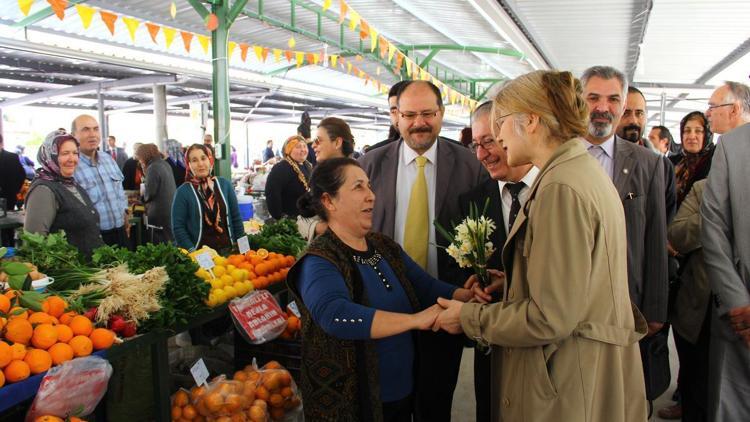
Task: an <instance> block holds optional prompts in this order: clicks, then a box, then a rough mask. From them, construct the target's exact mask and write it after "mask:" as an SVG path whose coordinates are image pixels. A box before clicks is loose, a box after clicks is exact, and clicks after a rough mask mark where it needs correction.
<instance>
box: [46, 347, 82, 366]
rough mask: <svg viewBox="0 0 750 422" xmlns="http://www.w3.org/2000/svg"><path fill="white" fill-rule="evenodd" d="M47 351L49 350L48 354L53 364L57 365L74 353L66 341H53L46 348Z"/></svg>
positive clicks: (70, 357) (69, 358) (71, 357)
mask: <svg viewBox="0 0 750 422" xmlns="http://www.w3.org/2000/svg"><path fill="white" fill-rule="evenodd" d="M47 352H49V355H50V357H51V358H52V364H53V365H59V364H61V363H63V362H67V361H69V360H71V359H73V356H74V355H75V354H74V353H73V348H72V347H70V345H69V344H66V343H55V344H54V345H52V347H50V348H49V349H48V350H47Z"/></svg>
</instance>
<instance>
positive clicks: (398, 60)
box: [388, 44, 404, 72]
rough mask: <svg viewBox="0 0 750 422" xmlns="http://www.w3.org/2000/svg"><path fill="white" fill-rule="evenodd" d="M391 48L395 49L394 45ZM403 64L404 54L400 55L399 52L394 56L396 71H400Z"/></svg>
mask: <svg viewBox="0 0 750 422" xmlns="http://www.w3.org/2000/svg"><path fill="white" fill-rule="evenodd" d="M391 47H393V44H391ZM393 48H394V49H395V47H393ZM389 54H390V53H389ZM388 62H389V63H390V60H388ZM403 64H404V56H402V55H401V53H399V54H398V55H397V56H396V72H401V66H403Z"/></svg>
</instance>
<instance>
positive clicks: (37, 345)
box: [0, 290, 115, 387]
mask: <svg viewBox="0 0 750 422" xmlns="http://www.w3.org/2000/svg"><path fill="white" fill-rule="evenodd" d="M17 294H18V293H17V292H15V291H12V290H11V291H9V292H7V293H5V294H4V295H0V313H2V314H3V315H6V316H7V317H0V334H1V335H0V338H1V339H2V340H0V368H2V371H0V387H2V386H3V385H5V383H6V382H8V383H13V382H18V381H22V380H24V379H26V378H28V377H29V376H31V375H36V374H40V373H42V372H45V371H47V370H48V369H49V368H51V367H52V366H54V365H59V364H61V363H63V362H66V361H69V360H71V359H73V358H76V357H82V356H88V355H90V354H91V353H92V351H93V350H100V349H108V348H110V347H111V346H112V344H113V343H114V341H115V333H114V332H113V331H111V330H108V329H106V328H94V324H93V323H92V322H91V320H89V319H88V318H86V317H85V316H83V315H78V314H77V313H75V312H72V311H71V312H65V310H66V308H67V306H68V305H67V303H66V302H65V300H63V299H62V298H60V297H58V296H50V297H48V298H47V299H45V301H44V302H43V304H42V309H43V311H42V312H33V311H31V310H26V309H23V308H20V307H18V306H13V305H14V304H15V303H16V302H17V298H16V296H17ZM21 294H22V293H21Z"/></svg>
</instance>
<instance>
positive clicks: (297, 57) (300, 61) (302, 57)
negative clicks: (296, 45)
mask: <svg viewBox="0 0 750 422" xmlns="http://www.w3.org/2000/svg"><path fill="white" fill-rule="evenodd" d="M294 59H295V60H296V61H297V69H299V67H300V66H302V64H303V63H304V62H305V53H303V52H301V51H295V52H294Z"/></svg>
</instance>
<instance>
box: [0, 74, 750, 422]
mask: <svg viewBox="0 0 750 422" xmlns="http://www.w3.org/2000/svg"><path fill="white" fill-rule="evenodd" d="M388 103H389V108H390V117H391V128H390V133H389V136H388V139H386V140H384V141H383V142H381V143H378V144H375V145H373V146H371V147H368V148H367V152H366V153H365V154H364V155H362V156H359V157H357V155H358V154H357V153H356V152H355V150H354V137H353V135H352V132H351V130H350V128H349V125H348V124H347V123H346V121H344V120H342V119H340V118H336V117H327V118H325V119H322V120H321V121H320V122H319V124H318V126H317V128H316V133H315V137H314V139H312V141H309V140H310V138H311V137H312V136H311V135H312V133H311V127H310V123H311V122H310V121H309V120H310V119H309V116H308V117H307V120H308V122H307V124H306V125H305V124H304V122H303V125H301V127H300V128H299V129H298V133H297V134H296V135H294V136H290V137H289V138H288V139H287V140H286V141H285V142H284V144H283V146H282V148H281V150H280V154H278V155H279V156H277V154H276V152H275V151H274V149H273V142H272V141H269V142H268V143H267V146H266V148H265V150H264V151H263V161H264V162H269V163H273V162H275V164H274V165H273V167H272V168H271V171H270V173H269V174H268V178H267V182H266V188H265V196H266V200H267V204H268V210H269V213H270V215H271V217H272V218H274V219H279V218H282V217H287V218H293V219H296V220H297V224H298V228H299V231H300V234H301V235H302V236H303V237H304V238H306V239H307V240H308V242H309V245H308V248H307V250H306V251H305V253H304V254H303V255H302V256H301V257H299V260H298V262H297V264H296V265H295V266H294V267H293V269H292V270H291V271H290V273H289V276H288V279H287V285H288V287H289V289H290V291H291V292H292V294H293V296H295V299H296V301H297V304H298V306H299V309H300V311H301V313H302V334H303V338H304V342H303V348H302V371H301V378H300V379H299V380H298V381H299V383H300V387H301V389H302V392H303V397H304V398H305V407H304V411H305V415H306V417H307V418H308V419H309V420H347V421H354V420H362V421H365V420H373V421H396V422H400V421H411V420H415V421H430V422H433V421H449V420H450V419H451V406H452V403H453V393H454V390H455V387H456V384H457V379H458V374H459V366H460V362H461V357H462V354H463V353H464V351H465V349H466V346H467V345H468V346H471V347H473V350H474V387H475V393H476V394H475V396H476V420H478V421H500V420H510V421H520V420H530V421H531V420H533V421H546V420H548V421H559V420H564V421H568V420H570V421H573V420H575V421H605V420H606V421H643V420H646V419H647V418H648V415H649V414H650V409H649V400H653V399H655V398H656V397H657V396H658V395H660V394H662V393H663V392H664V390H665V388H666V387H663V386H660V385H659V384H660V382H659V374H663V373H664V369H665V368H664V365H665V364H668V362H664V356H663V353H662V355H655V354H654V353H655V352H654V350H660V347H658V345H663V346H666V344H667V343H666V342H667V336H668V335H669V334H668V333H669V332H670V327H671V329H672V330H671V332H673V334H674V338H675V344H676V347H677V352H678V356H679V360H680V369H679V376H678V391H679V394H677V395H676V397H675V398H676V399H677V403H676V404H675V405H674V406H670V407H668V408H664V409H658V410H659V414H660V416H662V417H665V418H682V420H689V421H709V420H710V421H724V420H750V402H748V401H747V400H746V399H747V397H748V393H750V238H749V237H748V233H750V219H748V218H747V217H746V215H747V214H746V213H745V212H744V207H743V205H744V204H745V203H747V201H748V200H750V190H749V188H748V187H747V184H745V183H743V182H744V181H745V180H748V179H749V178H750V168H749V167H748V166H746V163H747V162H748V160H750V125H748V124H747V123H750V89H749V88H748V87H747V86H746V85H743V84H740V83H735V82H727V83H725V84H723V85H721V86H720V87H718V88H717V89H716V90H715V91H714V93H713V95H712V96H711V98H710V100H709V102H708V104H707V107H706V109H705V111H701V110H696V111H693V112H691V113H688V114H687V115H686V116H685V117H684V118H683V119H682V121H681V122H680V125H679V130H680V134H679V136H680V141H681V142H680V143H679V144H678V143H677V142H674V140H673V139H672V135H671V133H670V131H669V130H668V128H666V127H664V126H654V127H653V128H651V130H650V132H649V133H646V129H647V123H648V122H647V116H648V110H647V105H646V104H647V103H646V99H645V97H644V95H643V94H642V93H641V92H640V91H639V90H638V89H637V88H635V87H632V86H629V84H628V81H627V79H626V77H625V76H624V74H623V73H622V72H620V71H619V70H617V69H614V68H612V67H609V66H594V67H591V68H589V69H587V70H586V71H585V72H584V73H583V74H582V75H580V78H576V77H575V76H574V75H572V74H571V73H569V72H556V71H536V72H532V73H529V74H526V75H523V76H520V77H518V78H516V79H513V80H511V81H509V82H507V83H506V84H504V85H503V86H502V87H501V89H500V90H499V92H498V94H497V95H496V96H495V97H494V98H493V99H492V100H491V101H488V102H486V103H483V104H481V105H480V106H478V107H477V108H476V110H474V112H473V113H472V116H471V127H470V128H467V130H465V131H463V132H462V140H461V141H462V142H456V141H453V140H450V139H447V138H444V137H442V136H441V130H442V120H443V115H444V112H445V107H444V104H443V103H442V95H441V93H440V91H439V89H438V88H437V87H436V86H435V85H434V84H432V83H430V82H428V81H402V82H399V83H397V84H395V85H394V86H393V87H392V88H391V90H390V92H389V95H388ZM714 134H720V135H721V139H720V141H719V142H718V144H717V143H716V142H715V139H713V136H714ZM100 144H101V135H100V131H99V124H98V122H97V120H96V119H95V118H94V117H92V116H89V115H81V116H78V117H77V118H76V119H74V120H73V122H72V124H71V129H70V131H66V130H65V129H58V130H56V131H54V132H52V133H50V134H49V135H48V136H47V137H46V139H45V141H44V143H43V144H42V146H41V148H40V149H39V153H38V156H37V162H38V168H37V169H36V170H35V174H34V175H33V177H31V179H33V180H32V182H31V186H30V188H29V191H28V193H27V195H26V198H25V210H26V220H25V226H24V229H25V230H27V231H30V232H34V233H42V234H46V233H52V232H57V231H64V232H65V233H66V234H67V237H68V239H69V241H70V242H71V243H72V244H73V245H75V246H77V247H78V248H79V249H80V250H81V252H82V253H83V254H84V255H89V254H90V253H91V251H92V250H93V249H95V248H96V247H98V246H101V245H104V244H108V245H120V246H127V245H128V238H129V236H130V233H129V230H130V223H129V221H130V209H131V207H129V202H128V194H130V195H133V194H135V196H137V197H138V198H139V201H140V202H141V203H142V204H143V205H144V206H145V213H144V218H145V225H146V227H147V228H148V230H149V231H148V233H149V237H148V241H150V242H173V243H175V244H176V245H178V246H180V247H183V248H185V249H188V250H195V249H197V248H200V247H201V246H203V245H208V246H211V247H212V248H215V249H217V250H220V251H225V250H229V249H230V248H232V246H233V245H234V244H235V243H236V242H237V240H238V239H239V238H240V237H241V236H243V235H244V229H243V224H242V218H241V216H240V212H239V207H238V199H237V196H236V194H235V189H234V186H233V185H232V182H231V181H230V180H227V179H225V178H222V177H216V176H215V175H214V171H213V170H214V166H215V154H214V146H213V139H212V138H211V137H210V135H207V136H206V138H205V139H204V142H203V143H198V144H193V145H190V146H188V147H187V148H182V146H181V145H180V144H179V142H177V141H175V140H167V141H166V142H165V147H164V151H160V150H159V148H158V147H157V146H156V145H155V144H139V145H136V148H135V154H134V156H133V157H127V155H126V154H125V152H124V151H123V150H122V148H119V147H117V144H116V139H115V138H114V137H112V136H110V137H109V139H108V142H107V147H106V148H103V149H102V148H101V145H100ZM1 146H2V138H1V137H0V147H1ZM21 152H22V151H21ZM233 157H234V158H232V160H233V161H234V162H236V154H235V155H234V156H233ZM24 158H25V157H23V156H18V155H15V154H12V153H9V152H7V151H3V150H0V166H2V169H3V177H2V184H3V185H2V193H3V199H4V200H5V201H6V206H9V207H12V206H13V205H14V204H15V201H16V196H15V192H14V193H13V194H12V195H8V194H7V193H8V192H11V191H13V189H16V185H18V186H20V184H21V183H23V180H24V179H26V178H27V173H28V171H26V170H24V167H25V166H29V165H30V166H31V167H32V168H33V167H34V163H33V162H31V163H30V164H29V163H28V162H27V161H26V160H28V158H25V159H24ZM29 161H30V160H29ZM16 191H17V189H16ZM485 202H487V207H486V208H485V213H486V216H487V217H489V218H491V219H492V220H493V221H494V222H495V224H496V230H495V231H494V233H492V235H491V238H490V240H491V241H492V242H493V245H495V249H496V250H497V251H496V252H495V253H494V254H493V255H492V256H491V257H490V258H489V261H488V266H489V268H491V269H490V274H491V275H492V277H491V283H490V284H489V285H488V286H486V287H483V286H481V285H480V284H479V282H478V279H477V277H476V276H475V275H473V274H472V273H471V272H470V271H467V270H466V269H462V268H460V267H459V266H458V264H457V263H456V262H455V261H454V260H453V259H452V258H451V257H450V256H449V255H448V254H447V253H445V252H444V251H443V249H444V248H446V247H447V246H448V245H449V243H450V240H449V239H445V238H442V237H440V236H438V233H437V232H436V229H435V226H434V224H433V222H434V223H439V224H440V225H442V226H443V227H451V225H452V223H453V222H458V221H461V220H463V219H464V218H465V217H466V216H468V214H469V210H470V209H471V208H472V205H475V206H478V207H479V208H480V209H481V208H482V205H483V204H484V203H485ZM94 227H95V228H96V230H92V228H94ZM661 349H662V352H663V348H661ZM667 359H668V357H667ZM668 374H669V371H668V368H667V376H668ZM667 384H668V382H667Z"/></svg>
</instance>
